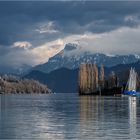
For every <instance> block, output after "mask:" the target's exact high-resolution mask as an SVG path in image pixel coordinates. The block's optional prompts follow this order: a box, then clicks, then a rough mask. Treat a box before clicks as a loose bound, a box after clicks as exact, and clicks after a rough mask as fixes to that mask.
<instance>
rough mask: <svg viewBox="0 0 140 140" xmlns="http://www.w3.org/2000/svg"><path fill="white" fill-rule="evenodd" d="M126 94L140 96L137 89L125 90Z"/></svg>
mask: <svg viewBox="0 0 140 140" xmlns="http://www.w3.org/2000/svg"><path fill="white" fill-rule="evenodd" d="M124 95H129V96H137V97H140V92H137V91H124Z"/></svg>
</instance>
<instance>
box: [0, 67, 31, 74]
mask: <svg viewBox="0 0 140 140" xmlns="http://www.w3.org/2000/svg"><path fill="white" fill-rule="evenodd" d="M31 68H32V67H31V66H29V65H26V64H24V65H21V66H9V65H2V66H1V65H0V74H13V75H24V74H27V73H28V72H29V71H30V70H31Z"/></svg>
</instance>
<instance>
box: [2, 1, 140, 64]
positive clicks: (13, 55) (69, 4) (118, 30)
mask: <svg viewBox="0 0 140 140" xmlns="http://www.w3.org/2000/svg"><path fill="white" fill-rule="evenodd" d="M0 17H1V22H0V60H1V62H0V64H1V65H3V64H7V65H8V64H9V65H22V64H25V63H26V64H29V65H37V64H39V63H44V62H46V61H47V60H48V59H49V58H50V57H52V56H53V55H55V54H56V53H57V52H59V51H60V50H62V49H63V48H64V45H65V44H66V43H69V42H70V43H73V42H74V43H75V42H76V43H77V42H78V43H79V44H80V46H81V47H82V50H83V51H84V50H90V51H92V52H100V53H110V54H130V53H140V49H139V44H140V41H139V40H140V39H139V36H140V2H139V1H135V2H130V1H129V2H125V1H123V2H121V1H120V2H116V1H115V2H111V1H105V2H104V1H100V2H97V1H84V2H83V1H76V2H75V1H61V2H60V1H59V2H58V1H54V2H51V1H41V2H39V1H38V2H33V1H30V2H27V1H22V2H16V1H15V2H8V1H7V2H4V1H3V2H0ZM9 23H10V26H9Z"/></svg>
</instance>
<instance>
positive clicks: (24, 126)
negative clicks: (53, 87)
mask: <svg viewBox="0 0 140 140" xmlns="http://www.w3.org/2000/svg"><path fill="white" fill-rule="evenodd" d="M0 139H26V140H28V139H38V140H42V139H45V140H51V139H52V140H57V139H60V140H66V139H74V140H78V139H80V140H88V139H96V140H115V139H117V140H119V139H120V140H122V139H132V140H134V139H140V99H138V98H137V99H136V100H135V98H134V97H93V96H83V97H79V96H78V95H77V94H53V95H0Z"/></svg>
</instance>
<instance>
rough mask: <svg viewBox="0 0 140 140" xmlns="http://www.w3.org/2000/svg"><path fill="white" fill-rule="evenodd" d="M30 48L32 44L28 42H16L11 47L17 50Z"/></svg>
mask: <svg viewBox="0 0 140 140" xmlns="http://www.w3.org/2000/svg"><path fill="white" fill-rule="evenodd" d="M31 46H32V44H31V43H30V42H28V41H18V42H15V43H14V44H13V46H12V47H19V48H24V49H26V48H29V47H31Z"/></svg>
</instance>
